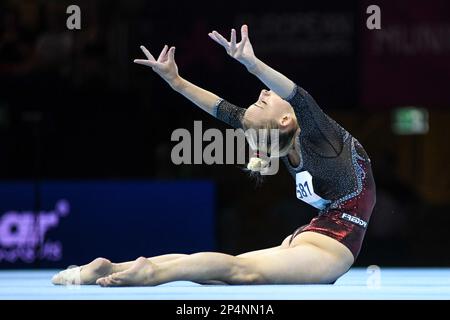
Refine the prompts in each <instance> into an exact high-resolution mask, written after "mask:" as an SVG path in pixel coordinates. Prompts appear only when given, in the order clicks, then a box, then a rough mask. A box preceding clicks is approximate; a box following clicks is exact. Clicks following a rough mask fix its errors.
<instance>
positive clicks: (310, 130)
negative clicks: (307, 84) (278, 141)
mask: <svg viewBox="0 0 450 320" xmlns="http://www.w3.org/2000/svg"><path fill="white" fill-rule="evenodd" d="M209 36H210V38H211V39H213V40H214V41H216V42H217V43H219V44H220V45H221V46H223V47H224V48H225V49H226V51H227V53H228V55H230V56H231V57H233V58H234V59H236V60H238V61H239V62H240V63H242V64H243V65H244V66H245V67H246V68H247V70H248V71H249V72H250V73H252V74H253V75H255V76H256V77H258V78H259V79H260V80H261V81H262V82H263V83H264V84H265V85H266V86H267V87H269V88H270V89H271V90H272V91H274V92H275V93H276V94H278V95H279V96H280V97H281V98H283V99H285V100H286V101H287V102H289V103H290V104H291V106H292V108H293V109H294V112H295V115H296V117H297V121H298V124H299V126H300V128H301V133H300V135H301V137H302V138H304V139H306V140H308V141H309V142H310V143H311V145H313V146H314V148H315V149H316V151H318V152H319V153H320V154H323V155H327V156H335V155H337V154H339V153H340V151H341V150H342V147H343V138H344V137H345V136H346V135H347V132H346V131H345V130H344V129H343V128H342V127H341V126H339V125H338V124H337V123H336V122H335V121H334V120H332V119H331V118H330V117H328V116H327V115H326V114H325V113H324V112H323V111H322V109H321V108H320V107H319V106H318V104H317V103H316V101H315V100H314V99H313V97H312V96H311V95H310V94H309V93H308V92H306V90H304V89H303V88H300V87H299V86H297V85H296V84H295V83H294V82H293V81H292V80H290V79H289V78H287V77H286V76H284V75H283V74H281V73H280V72H278V71H276V70H274V69H272V68H271V67H269V66H268V65H266V64H265V63H264V62H262V61H261V60H259V59H258V58H256V56H255V53H254V52H253V47H252V45H251V43H250V40H249V37H248V27H247V26H246V25H243V26H242V27H241V36H242V40H241V41H240V42H239V43H236V31H235V30H234V29H232V30H231V40H230V42H228V41H227V40H226V39H225V38H224V37H223V36H222V35H220V34H219V33H218V32H217V31H213V32H211V33H209Z"/></svg>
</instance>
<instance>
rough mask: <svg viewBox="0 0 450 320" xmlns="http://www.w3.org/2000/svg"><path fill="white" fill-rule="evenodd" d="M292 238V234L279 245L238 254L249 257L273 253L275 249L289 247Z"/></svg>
mask: <svg viewBox="0 0 450 320" xmlns="http://www.w3.org/2000/svg"><path fill="white" fill-rule="evenodd" d="M290 238H291V235H289V236H287V237H286V238H285V239H284V240H283V242H282V243H281V244H280V245H279V246H276V247H272V248H267V249H261V250H256V251H250V252H246V253H242V254H240V255H237V257H239V258H249V257H254V256H259V255H265V254H268V253H272V252H275V251H277V250H280V249H283V248H288V247H289V240H290Z"/></svg>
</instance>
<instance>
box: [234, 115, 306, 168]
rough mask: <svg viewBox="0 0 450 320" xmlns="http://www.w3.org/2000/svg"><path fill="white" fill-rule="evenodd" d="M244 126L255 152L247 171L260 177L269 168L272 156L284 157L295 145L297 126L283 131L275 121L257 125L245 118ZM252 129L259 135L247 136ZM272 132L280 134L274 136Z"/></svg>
mask: <svg viewBox="0 0 450 320" xmlns="http://www.w3.org/2000/svg"><path fill="white" fill-rule="evenodd" d="M242 125H243V128H244V130H245V131H246V138H247V141H248V143H249V145H250V147H251V148H252V149H253V152H254V155H253V156H251V157H250V159H249V162H248V164H247V169H248V170H249V171H250V172H251V173H255V174H258V175H260V174H261V172H264V170H265V169H266V168H268V167H269V165H270V157H271V156H275V157H282V156H285V155H286V154H287V152H288V151H289V149H290V148H291V147H292V145H293V143H294V137H295V133H296V131H297V129H298V126H295V127H293V128H290V129H288V130H283V131H282V130H280V126H279V124H278V122H277V121H275V120H269V121H267V122H263V123H259V124H256V123H255V122H253V121H250V120H248V119H246V118H244V119H243V121H242ZM251 129H253V130H256V131H255V133H256V132H258V134H247V132H249V130H251ZM271 130H278V132H277V133H278V134H277V135H276V136H273V135H272V132H273V131H271ZM273 138H275V140H274V139H273Z"/></svg>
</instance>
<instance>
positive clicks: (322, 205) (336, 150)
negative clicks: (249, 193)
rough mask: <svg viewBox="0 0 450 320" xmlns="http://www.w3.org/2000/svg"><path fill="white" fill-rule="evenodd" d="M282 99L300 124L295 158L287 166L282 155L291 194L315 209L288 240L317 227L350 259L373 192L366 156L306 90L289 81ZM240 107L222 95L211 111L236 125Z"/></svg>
mask: <svg viewBox="0 0 450 320" xmlns="http://www.w3.org/2000/svg"><path fill="white" fill-rule="evenodd" d="M285 100H286V101H288V102H289V103H290V104H291V105H292V107H293V109H294V111H295V115H296V117H297V121H298V123H299V126H300V129H301V131H300V134H299V135H298V137H297V138H296V141H295V143H296V144H297V146H296V147H297V148H298V149H297V150H300V152H299V156H300V164H299V165H298V166H297V167H294V166H292V165H291V163H290V162H289V159H288V157H287V156H286V157H283V162H284V164H285V165H286V167H287V169H288V170H289V172H290V173H291V175H292V176H293V177H294V179H295V180H296V193H297V198H298V199H300V200H302V201H304V202H306V203H308V204H310V205H312V206H314V207H315V208H317V209H318V210H319V212H318V216H317V217H315V218H313V219H312V220H311V222H310V223H309V224H308V225H306V226H303V227H300V228H298V229H297V230H296V231H295V232H294V233H293V235H292V237H291V241H292V239H294V237H295V236H297V235H298V234H299V233H301V232H305V231H313V232H318V233H321V234H325V235H327V236H329V237H331V238H333V239H336V240H338V241H339V242H341V243H343V244H344V245H346V246H347V247H348V248H349V249H350V251H351V252H352V253H353V256H354V257H355V259H356V257H357V256H358V254H359V251H360V249H361V245H362V241H363V239H364V235H365V231H366V229H367V225H368V222H369V219H370V215H371V214H372V210H373V207H374V205H375V198H376V197H375V182H374V179H373V176H372V170H371V165H370V159H369V157H368V155H367V153H366V152H365V150H364V149H363V147H362V145H361V144H360V143H359V142H358V140H356V139H355V138H354V137H352V136H351V135H350V133H349V132H347V131H346V130H345V129H344V128H342V127H341V126H340V125H339V124H337V123H336V122H335V121H334V120H333V119H331V118H330V117H329V116H328V115H326V114H325V113H324V112H323V111H322V109H321V108H320V107H319V106H318V105H317V103H316V101H315V100H314V99H313V97H312V96H311V95H310V94H309V93H308V92H306V90H304V89H303V88H301V87H299V86H295V88H294V90H293V92H292V93H291V95H290V96H289V97H287V98H286V99H285ZM244 113H245V109H244V108H240V107H237V106H235V105H233V104H231V103H229V102H228V101H226V100H223V99H220V100H219V101H218V102H217V104H216V108H215V116H216V117H217V118H218V119H220V120H222V121H224V122H226V123H227V124H229V125H231V126H233V127H235V128H241V127H242V123H241V121H242V118H243V116H244Z"/></svg>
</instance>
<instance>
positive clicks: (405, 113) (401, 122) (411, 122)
mask: <svg viewBox="0 0 450 320" xmlns="http://www.w3.org/2000/svg"><path fill="white" fill-rule="evenodd" d="M392 130H393V131H394V133H396V134H405V135H407V134H426V133H427V132H428V130H429V125H428V111H427V110H426V109H425V108H417V107H402V108H397V109H395V110H394V114H393V122H392Z"/></svg>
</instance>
